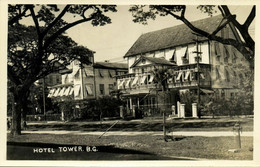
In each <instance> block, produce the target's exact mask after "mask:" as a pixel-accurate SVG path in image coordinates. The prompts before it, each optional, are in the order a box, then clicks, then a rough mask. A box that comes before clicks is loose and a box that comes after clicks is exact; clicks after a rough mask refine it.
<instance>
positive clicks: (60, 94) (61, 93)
mask: <svg viewBox="0 0 260 167" xmlns="http://www.w3.org/2000/svg"><path fill="white" fill-rule="evenodd" d="M65 90H66V88H65V87H63V88H62V89H61V90H60V92H59V94H58V96H63V95H64V92H65Z"/></svg>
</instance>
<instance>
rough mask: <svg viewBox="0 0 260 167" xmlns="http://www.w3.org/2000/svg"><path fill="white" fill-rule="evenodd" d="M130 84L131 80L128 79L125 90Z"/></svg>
mask: <svg viewBox="0 0 260 167" xmlns="http://www.w3.org/2000/svg"><path fill="white" fill-rule="evenodd" d="M130 82H131V78H129V79H128V80H127V82H126V84H125V87H126V88H129V87H130Z"/></svg>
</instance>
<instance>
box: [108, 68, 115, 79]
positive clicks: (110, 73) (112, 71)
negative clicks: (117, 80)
mask: <svg viewBox="0 0 260 167" xmlns="http://www.w3.org/2000/svg"><path fill="white" fill-rule="evenodd" d="M108 73H109V76H110V77H111V78H113V77H114V76H115V75H116V72H115V71H114V70H108Z"/></svg>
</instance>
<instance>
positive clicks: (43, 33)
mask: <svg viewBox="0 0 260 167" xmlns="http://www.w3.org/2000/svg"><path fill="white" fill-rule="evenodd" d="M70 6H71V5H66V6H65V7H64V9H63V10H62V11H61V13H60V14H59V15H58V16H57V17H56V18H55V20H53V21H52V22H51V23H50V24H49V25H48V27H47V28H46V29H45V30H44V31H43V32H42V35H43V36H45V35H46V34H47V33H48V31H50V29H52V27H54V26H55V24H57V23H58V21H60V19H61V18H62V17H63V16H64V15H65V13H66V12H67V11H68V9H69V8H70Z"/></svg>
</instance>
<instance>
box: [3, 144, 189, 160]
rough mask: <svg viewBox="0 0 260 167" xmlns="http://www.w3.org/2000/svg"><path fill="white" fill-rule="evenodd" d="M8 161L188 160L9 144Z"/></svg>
mask: <svg viewBox="0 0 260 167" xmlns="http://www.w3.org/2000/svg"><path fill="white" fill-rule="evenodd" d="M7 160H188V159H183V158H171V157H164V156H160V155H155V154H151V153H148V152H142V151H137V150H130V149H122V148H116V147H115V146H113V145H112V146H111V145H109V146H88V145H62V144H51V143H49V144H46V143H18V142H7Z"/></svg>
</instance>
